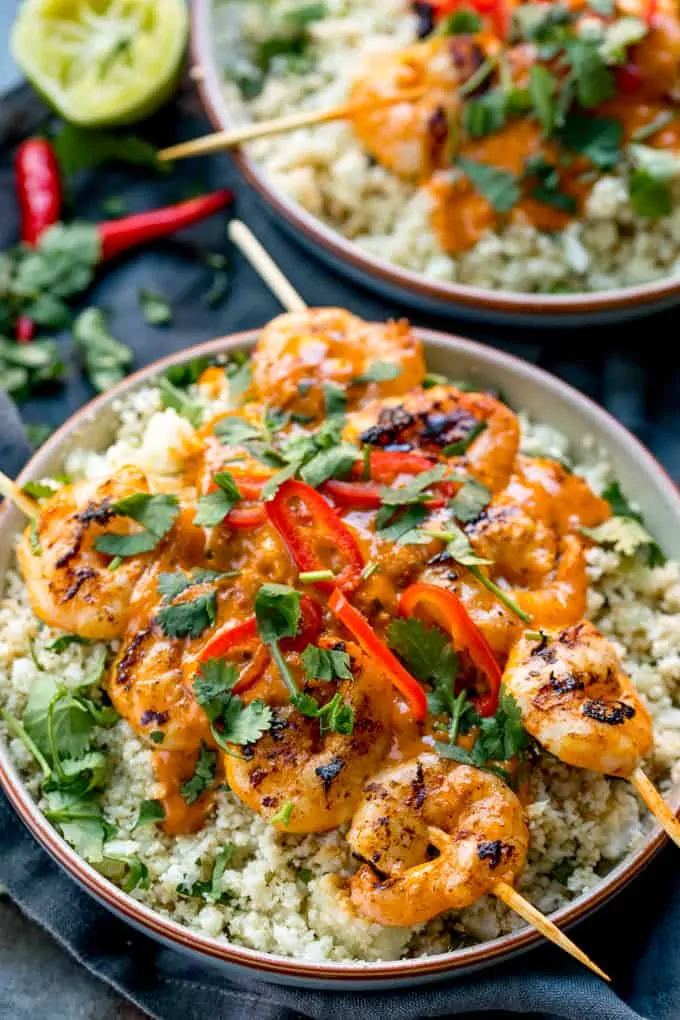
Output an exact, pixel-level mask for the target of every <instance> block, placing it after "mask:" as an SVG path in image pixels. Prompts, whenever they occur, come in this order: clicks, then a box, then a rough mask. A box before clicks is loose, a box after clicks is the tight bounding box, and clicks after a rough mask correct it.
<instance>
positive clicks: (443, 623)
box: [399, 583, 501, 716]
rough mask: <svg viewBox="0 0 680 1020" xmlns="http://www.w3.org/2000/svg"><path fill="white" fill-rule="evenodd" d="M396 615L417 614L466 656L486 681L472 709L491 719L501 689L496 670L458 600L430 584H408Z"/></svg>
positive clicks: (485, 644)
mask: <svg viewBox="0 0 680 1020" xmlns="http://www.w3.org/2000/svg"><path fill="white" fill-rule="evenodd" d="M399 611H400V613H401V614H402V616H416V615H419V612H418V611H420V613H423V615H424V616H425V619H431V620H432V621H433V623H436V624H437V625H438V626H439V627H442V628H443V629H444V630H445V631H446V632H447V633H448V634H450V635H451V639H452V641H453V646H454V648H455V649H456V651H458V652H460V651H464V652H466V653H467V654H468V656H469V657H470V659H471V660H472V663H473V665H474V666H475V668H476V669H477V670H478V671H479V672H480V673H481V674H482V675H483V676H484V677H485V678H486V682H487V690H486V691H485V692H484V693H483V694H480V695H478V696H477V697H474V698H472V703H473V705H474V706H475V708H476V709H477V711H478V712H479V714H480V715H482V716H488V715H494V713H495V712H496V709H497V708H498V697H499V693H500V687H501V670H500V666H499V665H498V662H497V661H496V657H495V655H494V654H493V651H492V650H491V645H490V644H489V642H488V641H487V640H486V638H485V637H484V635H483V634H482V632H481V630H480V629H479V627H478V626H477V625H476V624H475V623H474V622H473V621H472V619H471V618H470V616H469V614H468V611H467V609H466V608H465V606H464V605H463V603H462V602H461V600H460V599H459V598H458V596H457V595H455V594H454V593H453V592H452V591H447V590H446V589H445V588H440V587H438V586H437V585H434V584H423V583H417V584H412V585H410V586H409V587H408V588H407V589H406V591H405V592H403V594H402V596H401V598H400V600H399Z"/></svg>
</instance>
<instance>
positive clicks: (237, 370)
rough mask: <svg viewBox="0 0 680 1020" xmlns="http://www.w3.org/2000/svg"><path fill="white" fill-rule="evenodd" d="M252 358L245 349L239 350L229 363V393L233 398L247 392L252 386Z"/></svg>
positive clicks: (235, 398)
mask: <svg viewBox="0 0 680 1020" xmlns="http://www.w3.org/2000/svg"><path fill="white" fill-rule="evenodd" d="M251 374H252V373H251V364H250V358H249V357H248V356H247V354H246V353H245V352H244V351H237V353H236V354H235V355H234V356H233V357H232V359H231V360H230V361H229V362H228V363H227V379H228V380H229V395H230V397H231V398H232V400H238V398H239V397H240V396H241V395H242V394H243V393H245V391H246V390H247V389H248V387H249V386H250V380H251Z"/></svg>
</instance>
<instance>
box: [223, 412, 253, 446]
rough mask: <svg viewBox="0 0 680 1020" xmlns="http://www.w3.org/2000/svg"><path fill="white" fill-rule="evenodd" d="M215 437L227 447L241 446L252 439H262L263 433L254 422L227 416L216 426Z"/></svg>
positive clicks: (235, 416)
mask: <svg viewBox="0 0 680 1020" xmlns="http://www.w3.org/2000/svg"><path fill="white" fill-rule="evenodd" d="M215 435H216V436H217V437H218V439H220V440H221V441H222V442H223V443H224V445H225V446H240V445H242V444H243V443H245V442H247V441H248V440H251V439H261V438H262V433H261V432H260V430H259V429H258V427H257V426H256V425H253V424H252V422H249V421H246V419H245V418H239V417H238V416H237V415H227V417H226V418H222V419H221V420H220V421H218V422H217V424H216V425H215Z"/></svg>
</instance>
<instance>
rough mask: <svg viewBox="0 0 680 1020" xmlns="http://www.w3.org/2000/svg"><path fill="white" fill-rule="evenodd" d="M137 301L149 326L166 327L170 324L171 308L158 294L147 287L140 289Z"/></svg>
mask: <svg viewBox="0 0 680 1020" xmlns="http://www.w3.org/2000/svg"><path fill="white" fill-rule="evenodd" d="M137 300H138V301H139V304H140V307H141V309H142V313H143V315H144V319H145V320H146V322H147V323H148V325H149V326H167V325H168V323H170V322H172V308H171V307H170V305H169V304H168V302H167V301H166V300H165V298H164V297H161V295H160V294H156V292H155V291H153V290H149V289H148V287H140V289H139V290H138V291H137Z"/></svg>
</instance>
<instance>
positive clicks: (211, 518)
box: [194, 471, 241, 528]
mask: <svg viewBox="0 0 680 1020" xmlns="http://www.w3.org/2000/svg"><path fill="white" fill-rule="evenodd" d="M215 484H216V486H217V488H216V489H215V491H214V492H209V493H208V494H207V495H206V496H200V497H199V500H198V509H197V511H196V516H195V517H194V523H195V524H198V525H200V526H201V527H205V528H214V527H217V525H218V524H221V523H222V521H223V520H224V518H225V517H226V516H227V514H228V513H229V512H230V510H233V509H234V507H235V506H236V504H237V503H238V502H239V500H240V499H241V493H240V492H239V490H238V486H237V484H236V482H235V481H234V477H233V475H232V474H231V473H230V472H229V471H218V472H217V474H216V475H215Z"/></svg>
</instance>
